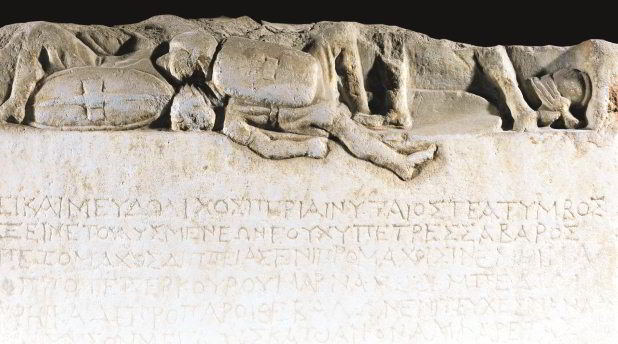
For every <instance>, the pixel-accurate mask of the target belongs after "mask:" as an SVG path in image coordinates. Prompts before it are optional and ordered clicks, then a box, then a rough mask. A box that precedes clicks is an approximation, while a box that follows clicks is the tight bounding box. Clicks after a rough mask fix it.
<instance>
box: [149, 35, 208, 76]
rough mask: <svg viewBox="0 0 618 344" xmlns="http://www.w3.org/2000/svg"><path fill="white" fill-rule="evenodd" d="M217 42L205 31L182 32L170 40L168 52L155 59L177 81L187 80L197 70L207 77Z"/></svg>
mask: <svg viewBox="0 0 618 344" xmlns="http://www.w3.org/2000/svg"><path fill="white" fill-rule="evenodd" d="M217 44H218V42H217V40H216V39H215V38H214V37H212V36H211V35H209V34H207V33H205V32H199V31H190V32H185V33H182V34H180V35H177V36H175V37H174V38H173V39H172V40H171V41H170V47H169V52H168V53H167V54H165V55H163V56H161V57H160V58H159V59H157V65H158V66H159V67H161V68H163V69H164V70H166V71H167V72H168V73H169V74H170V76H172V77H173V78H174V79H175V80H176V81H177V82H183V81H185V80H187V79H188V78H189V77H191V76H192V75H193V74H194V73H195V72H198V71H199V72H202V73H203V74H204V76H205V77H206V78H208V77H209V75H208V74H209V70H210V64H211V62H212V59H213V55H214V53H215V50H216V48H217Z"/></svg>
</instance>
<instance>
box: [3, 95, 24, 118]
mask: <svg viewBox="0 0 618 344" xmlns="http://www.w3.org/2000/svg"><path fill="white" fill-rule="evenodd" d="M11 116H12V117H13V118H15V119H16V120H17V122H19V123H21V122H22V121H23V120H24V117H25V116H26V111H25V109H24V107H23V106H17V105H16V104H15V103H14V102H12V101H11V100H7V101H6V102H4V104H2V105H0V122H6V121H8V119H9V118H10V117H11Z"/></svg>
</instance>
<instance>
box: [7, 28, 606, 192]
mask: <svg viewBox="0 0 618 344" xmlns="http://www.w3.org/2000/svg"><path fill="white" fill-rule="evenodd" d="M0 37H1V38H2V40H1V42H2V50H1V51H0V60H1V61H0V62H1V63H2V65H3V66H4V67H5V68H3V69H2V73H3V75H2V78H1V80H3V82H2V85H1V86H2V89H3V90H4V93H3V94H2V95H1V96H2V98H3V99H4V101H3V103H2V105H1V106H0V119H1V120H3V121H9V122H14V123H20V124H26V125H31V126H35V127H40V128H57V129H61V130H122V129H133V128H138V127H147V126H149V125H151V124H153V125H154V126H155V127H159V128H161V127H163V128H168V129H171V130H215V131H217V132H221V133H223V134H224V135H226V136H228V137H229V138H230V139H232V140H233V141H234V142H236V143H239V144H241V145H245V146H247V147H248V148H249V149H251V150H252V151H254V152H255V153H257V154H259V155H261V156H263V157H265V158H269V159H286V158H293V157H299V156H308V157H313V158H323V157H324V156H326V155H327V154H328V148H327V141H328V139H329V138H333V139H336V140H338V141H339V142H340V143H341V144H343V145H344V146H345V147H347V149H348V150H349V152H350V153H351V154H352V155H354V156H356V157H357V158H360V159H363V160H368V161H371V162H373V163H374V164H376V165H378V166H381V167H383V168H386V169H389V170H391V171H393V172H394V173H396V174H397V175H398V176H399V177H400V178H401V179H404V180H409V179H411V178H412V177H413V176H415V175H416V174H417V173H418V172H419V169H420V168H421V166H422V165H423V164H424V163H425V162H427V161H429V160H432V159H433V158H434V157H435V155H436V154H437V153H436V151H437V150H438V147H437V146H436V145H435V144H434V143H432V142H431V140H427V139H422V140H421V139H419V138H413V136H414V135H410V134H411V133H413V132H414V130H419V131H421V132H422V131H423V129H424V127H423V125H422V123H421V124H418V123H417V124H416V125H415V124H414V122H415V119H416V118H418V117H423V116H425V117H431V116H432V113H431V112H432V109H433V112H437V111H436V110H435V109H436V107H437V108H440V109H439V110H438V111H439V112H440V115H442V116H444V115H445V114H446V115H448V114H449V113H457V112H458V109H460V108H465V107H466V106H467V104H468V103H469V102H473V103H474V102H476V103H478V104H481V106H480V107H479V108H478V109H476V116H474V117H472V118H471V119H470V122H471V123H472V122H474V120H478V119H479V117H480V118H481V120H482V121H485V122H486V123H488V124H486V125H487V127H486V130H488V131H492V130H496V127H497V125H498V123H500V122H499V119H500V118H501V119H502V128H504V129H506V130H515V131H536V130H543V129H546V128H557V129H559V128H564V129H576V128H577V129H589V130H606V129H607V128H609V127H612V126H613V125H614V124H615V118H614V117H615V115H614V113H613V112H611V109H612V108H615V104H614V107H612V101H614V100H613V99H614V98H612V97H611V95H612V93H611V90H613V89H614V88H615V84H616V70H617V66H616V54H617V51H618V50H617V48H616V45H615V44H613V43H609V42H605V41H599V40H592V41H586V42H583V43H581V44H579V45H577V46H573V47H564V48H563V47H538V48H537V47H522V46H509V47H503V46H496V47H476V46H471V45H467V44H462V43H455V42H450V41H446V40H436V39H432V38H429V37H427V36H424V35H422V34H418V33H415V32H411V31H407V30H403V29H400V28H396V27H387V26H381V25H362V24H357V23H331V22H322V23H317V24H311V25H299V26H293V25H281V24H272V23H262V24H258V23H256V22H253V21H251V20H249V19H247V18H240V19H237V20H231V19H212V20H206V21H190V20H184V19H181V18H177V17H172V16H161V17H155V18H152V19H149V20H147V21H144V22H141V23H138V24H133V25H125V26H119V27H112V28H110V27H101V26H78V25H69V24H51V23H44V22H37V23H26V24H17V25H13V26H8V27H5V28H2V31H1V33H0ZM174 90H175V91H174ZM454 95H455V96H457V95H458V97H459V99H458V101H451V102H450V103H449V102H448V100H447V99H448V98H449V97H450V99H453V96H454ZM462 95H463V96H462ZM475 95H476V96H480V97H482V98H484V99H485V101H487V102H488V103H487V104H485V105H484V106H483V105H482V103H483V100H482V99H479V98H474V96H475ZM490 104H491V105H490ZM473 105H474V104H473ZM483 107H484V108H483ZM496 108H497V110H496ZM496 113H498V114H499V117H500V118H498V117H497V116H495V114H496ZM442 122H443V124H445V126H448V118H446V119H445V120H444V121H442ZM444 122H446V123H444ZM426 128H427V127H425V129H426ZM431 131H435V134H440V133H439V129H436V130H431Z"/></svg>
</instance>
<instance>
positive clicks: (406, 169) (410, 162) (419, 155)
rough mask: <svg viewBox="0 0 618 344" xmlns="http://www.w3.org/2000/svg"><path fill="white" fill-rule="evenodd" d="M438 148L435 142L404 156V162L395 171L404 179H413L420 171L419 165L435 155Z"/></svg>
mask: <svg viewBox="0 0 618 344" xmlns="http://www.w3.org/2000/svg"><path fill="white" fill-rule="evenodd" d="M437 149H438V147H437V146H436V145H435V144H430V145H429V147H427V148H425V149H423V150H420V151H418V152H414V153H412V154H410V155H408V156H407V157H405V158H404V161H403V164H401V165H399V166H397V167H396V168H395V169H394V170H393V172H395V174H397V176H399V178H401V179H403V180H411V179H412V178H414V177H416V175H418V173H419V172H420V169H419V168H418V167H419V165H421V164H423V163H425V162H426V161H429V160H431V159H433V158H434V157H435V154H436V150H437Z"/></svg>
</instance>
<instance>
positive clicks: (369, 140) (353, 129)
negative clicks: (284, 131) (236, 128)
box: [280, 102, 436, 180]
mask: <svg viewBox="0 0 618 344" xmlns="http://www.w3.org/2000/svg"><path fill="white" fill-rule="evenodd" d="M305 110H306V111H308V112H309V114H308V115H307V117H308V118H311V119H314V121H313V125H314V126H317V127H320V128H321V129H324V130H325V131H327V132H329V133H330V134H331V135H332V136H334V137H336V138H338V139H339V140H340V141H341V142H342V143H343V144H344V145H345V146H346V147H347V148H348V149H349V150H350V152H351V153H352V154H353V155H354V156H356V157H357V158H359V159H362V160H367V161H370V162H372V163H374V164H376V165H378V166H380V167H383V168H386V169H388V170H391V171H393V172H394V173H395V174H397V175H398V176H399V177H400V178H401V179H403V180H410V179H412V178H413V177H414V176H415V175H416V174H418V172H419V170H418V166H419V165H420V164H422V163H424V162H426V161H427V160H430V159H432V158H433V157H434V154H435V151H436V146H435V145H433V144H430V145H426V146H422V147H419V146H418V145H416V143H415V144H412V143H410V142H408V143H405V142H400V143H399V145H397V144H394V143H392V144H387V143H385V140H383V138H382V137H381V136H380V135H379V134H376V132H374V131H372V130H370V129H367V128H365V127H364V126H363V125H360V124H358V123H357V122H356V121H354V120H352V118H351V113H350V111H349V110H348V108H347V107H346V106H345V105H343V104H336V103H330V102H323V103H318V104H316V105H314V106H312V107H310V108H308V109H305ZM280 113H281V112H280ZM415 148H420V150H417V149H415ZM399 149H401V150H399Z"/></svg>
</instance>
